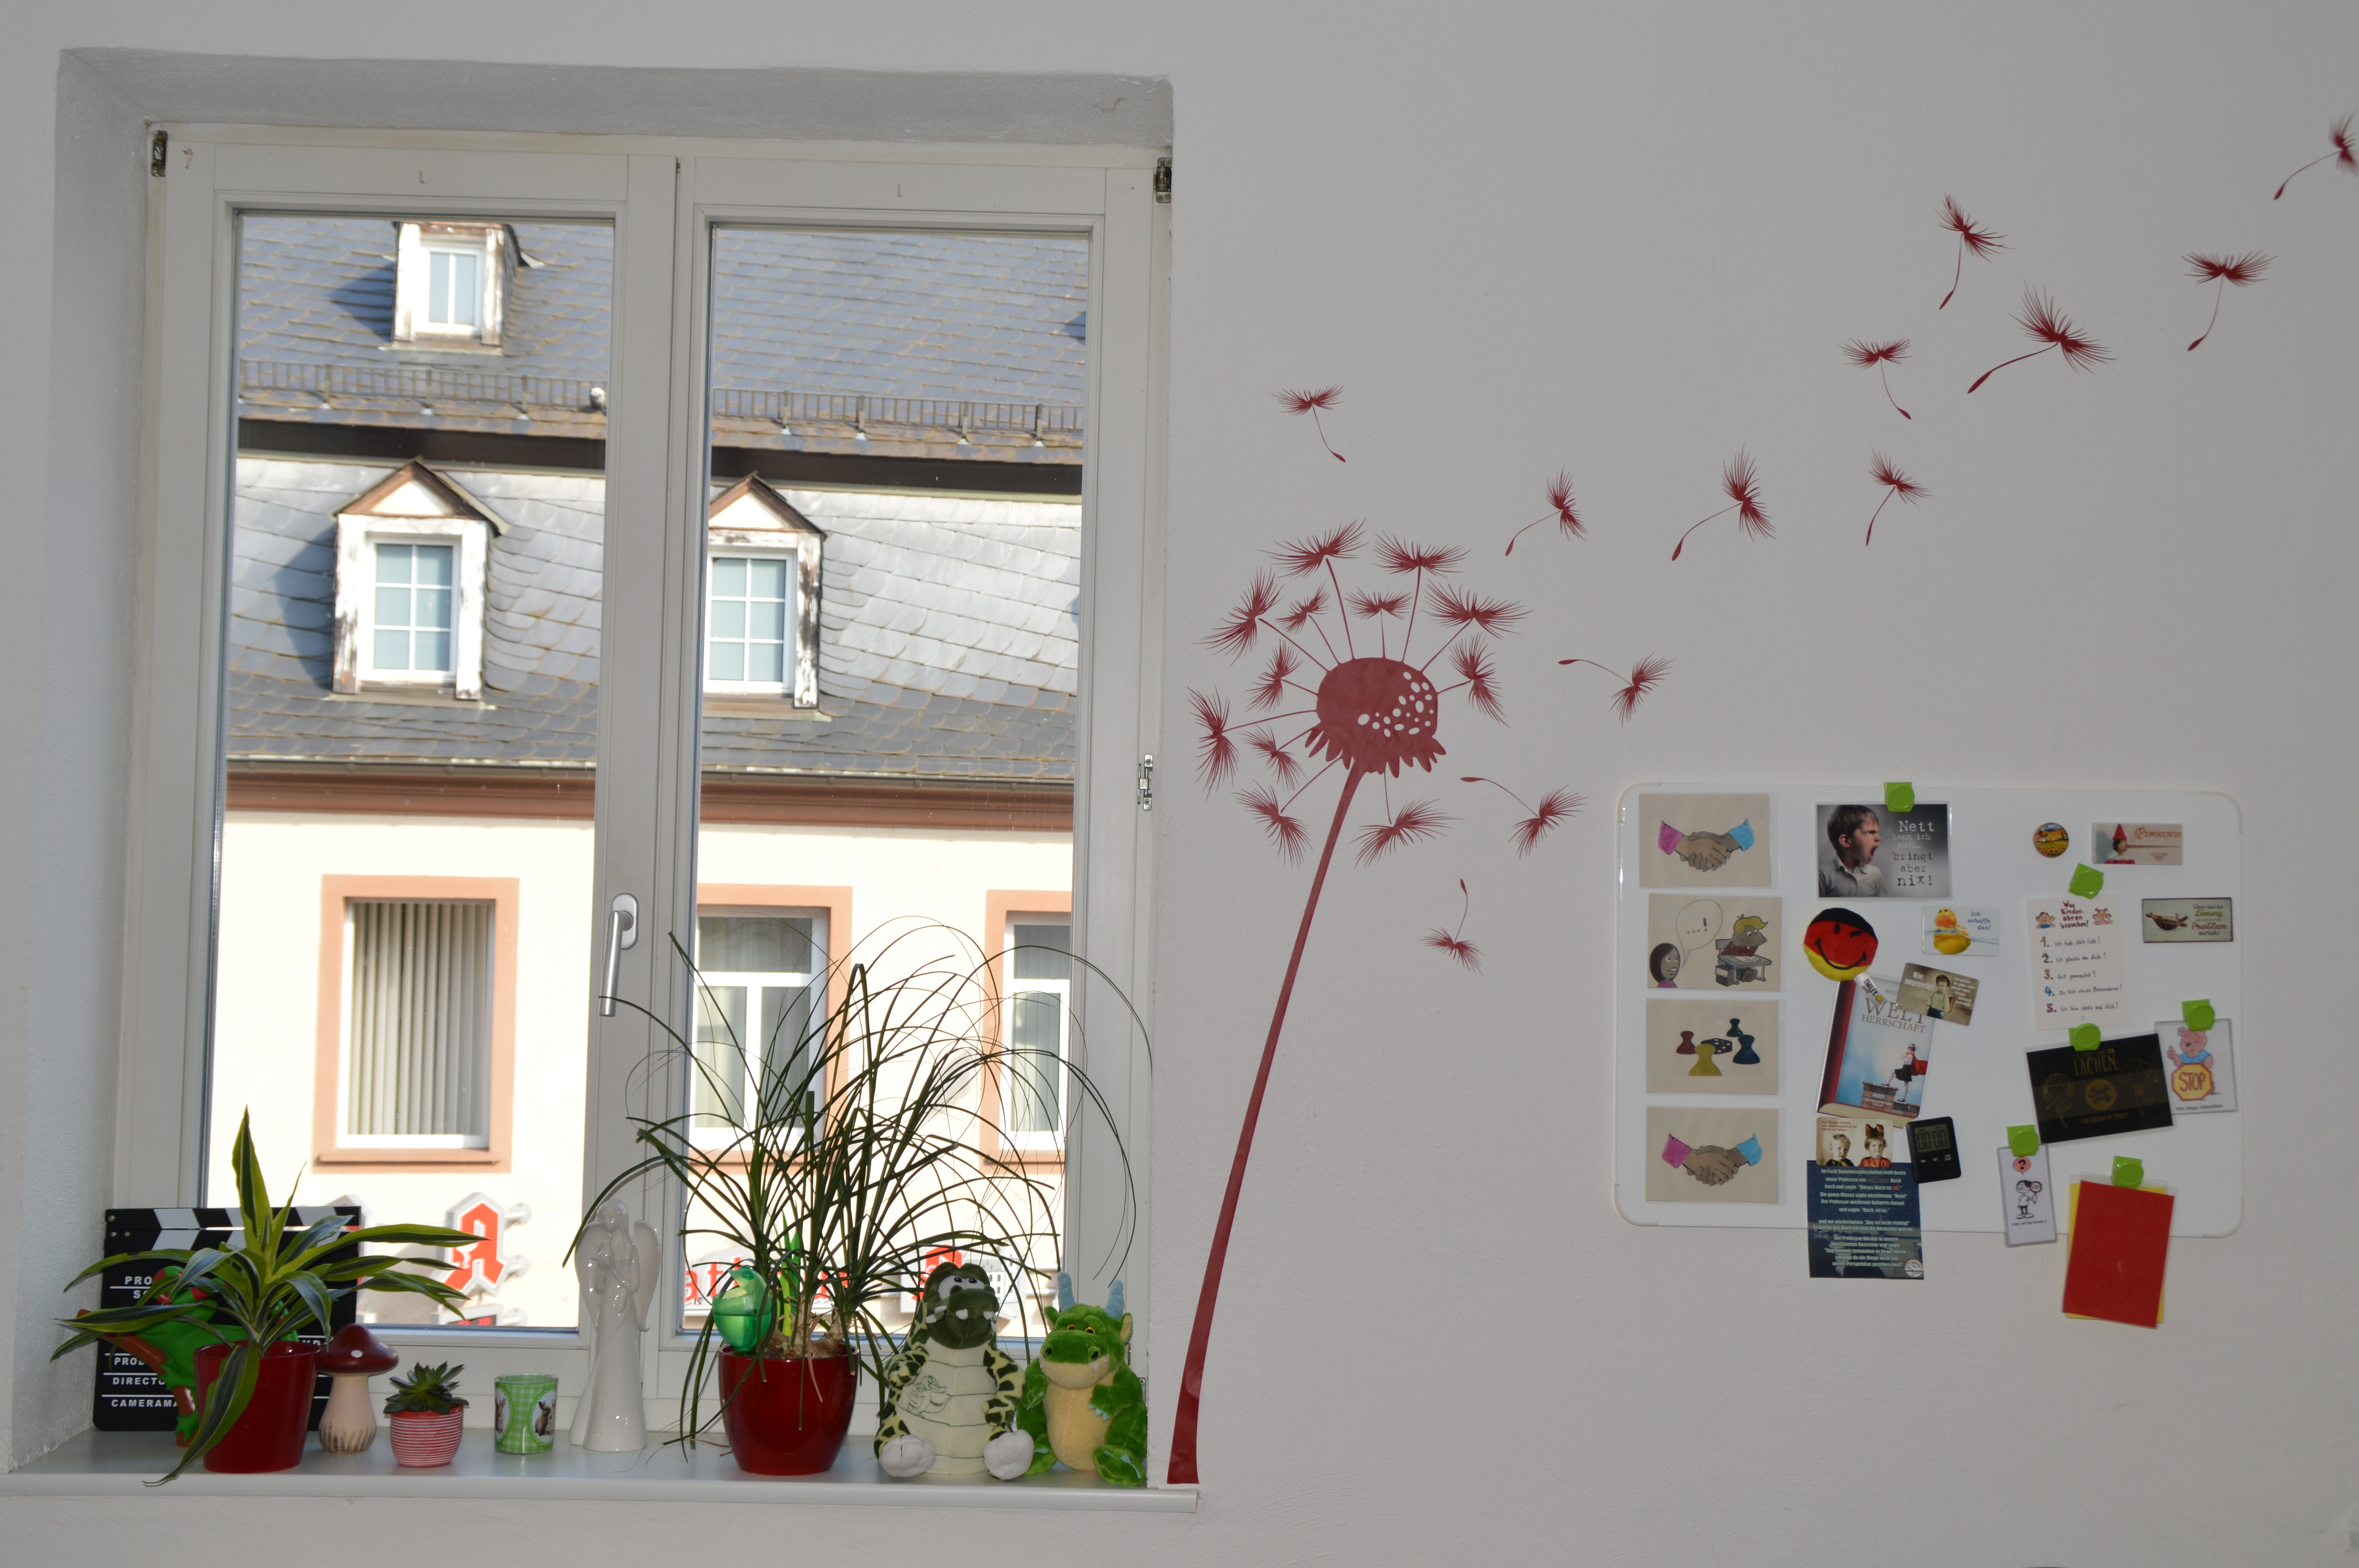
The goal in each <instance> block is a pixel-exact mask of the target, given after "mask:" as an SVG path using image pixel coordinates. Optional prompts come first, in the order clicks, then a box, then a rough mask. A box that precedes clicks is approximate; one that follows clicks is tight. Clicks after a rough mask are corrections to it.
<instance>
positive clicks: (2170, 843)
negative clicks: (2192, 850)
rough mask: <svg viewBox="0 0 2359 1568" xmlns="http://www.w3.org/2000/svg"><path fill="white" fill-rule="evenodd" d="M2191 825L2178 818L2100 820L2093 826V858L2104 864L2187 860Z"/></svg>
mask: <svg viewBox="0 0 2359 1568" xmlns="http://www.w3.org/2000/svg"><path fill="white" fill-rule="evenodd" d="M2186 843H2187V829H2186V828H2184V827H2180V825H2179V824H2178V823H2176V822H2114V823H2104V822H2100V823H2098V824H2097V825H2096V826H2095V827H2092V828H2090V829H2089V847H2090V848H2091V849H2093V850H2095V851H2096V853H2095V855H2094V856H2093V857H2092V858H2093V859H2094V860H2096V861H2097V863H2098V864H2099V865H2102V866H2176V865H2181V864H2184V863H2185V862H2184V859H2183V857H2184V855H2185V850H2186Z"/></svg>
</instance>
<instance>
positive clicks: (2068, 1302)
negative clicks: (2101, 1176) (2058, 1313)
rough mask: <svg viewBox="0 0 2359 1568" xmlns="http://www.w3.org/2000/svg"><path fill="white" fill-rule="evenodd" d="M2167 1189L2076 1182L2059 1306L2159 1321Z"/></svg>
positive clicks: (2149, 1323)
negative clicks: (2156, 1190) (2068, 1256)
mask: <svg viewBox="0 0 2359 1568" xmlns="http://www.w3.org/2000/svg"><path fill="white" fill-rule="evenodd" d="M2172 1201H2173V1200H2172V1198H2171V1196H2170V1195H2169V1193H2150V1192H2147V1191H2145V1190H2143V1189H2141V1188H2137V1187H2114V1186H2107V1185H2106V1184H2104V1183H2102V1182H2082V1183H2081V1184H2079V1190H2078V1192H2076V1193H2075V1194H2074V1202H2073V1206H2072V1210H2073V1212H2072V1256H2071V1261H2070V1262H2069V1263H2067V1264H2066V1265H2065V1269H2064V1310H2065V1311H2066V1312H2068V1313H2072V1314H2077V1315H2079V1316H2082V1317H2103V1318H2110V1319H2112V1320H2113V1321H2114V1322H2115V1323H2134V1324H2136V1325H2138V1326H2139V1327H2141V1328H2152V1327H2154V1326H2156V1325H2158V1324H2159V1323H2160V1322H2161V1321H2162V1265H2163V1260H2164V1258H2165V1257H2166V1256H2167V1255H2168V1254H2169V1250H2170V1209H2171V1204H2172Z"/></svg>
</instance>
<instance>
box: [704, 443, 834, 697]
mask: <svg viewBox="0 0 2359 1568" xmlns="http://www.w3.org/2000/svg"><path fill="white" fill-rule="evenodd" d="M826 542H827V535H826V534H825V533H824V532H823V531H822V530H821V528H820V527H819V526H818V525H817V524H814V523H812V522H811V520H810V518H808V517H805V516H804V515H803V514H801V513H800V512H798V511H797V510H795V508H794V506H793V505H792V504H791V503H788V500H787V499H786V497H784V496H782V495H780V494H779V493H778V492H777V491H776V490H774V489H772V488H771V487H770V485H769V484H768V482H767V481H765V480H763V479H762V478H761V477H760V476H759V475H757V474H748V475H747V476H746V477H745V478H744V479H742V480H739V481H737V482H736V483H735V484H734V485H731V486H730V487H729V488H728V489H727V490H725V491H723V492H721V493H720V494H719V495H717V496H715V497H713V499H712V505H711V506H710V508H709V509H708V511H707V513H706V528H705V566H704V636H703V666H704V689H705V691H706V692H708V693H709V694H712V695H713V696H716V697H752V698H764V697H767V698H774V699H776V700H777V701H779V702H781V703H787V704H791V705H792V706H794V707H796V708H817V707H818V706H819V602H820V572H821V564H822V561H823V558H824V550H825V546H826ZM724 561H747V562H766V561H782V562H784V563H785V565H786V585H785V586H786V591H787V596H788V597H787V602H786V614H785V622H786V630H787V633H788V638H789V640H790V643H791V645H790V646H789V647H788V649H787V652H786V657H785V659H784V661H783V668H782V671H781V675H782V678H780V679H777V680H748V679H743V678H730V677H728V676H726V675H725V673H724V675H723V676H719V677H716V676H715V675H714V673H713V648H714V643H715V642H716V640H718V641H723V642H726V641H731V640H732V639H730V638H728V637H727V636H725V635H724V633H726V631H727V630H728V629H729V628H728V625H727V617H728V614H729V611H727V610H726V609H724V608H723V605H724V603H725V600H727V599H728V598H729V597H731V596H728V595H725V594H723V595H722V596H721V597H720V598H716V594H717V593H719V592H720V590H721V589H723V588H724V587H725V586H726V585H725V584H724V581H723V579H724V578H725V577H726V575H727V574H725V573H723V572H721V571H719V570H717V569H716V568H719V567H720V565H721V563H723V562H724ZM740 602H747V601H745V600H740ZM741 636H742V633H741Z"/></svg>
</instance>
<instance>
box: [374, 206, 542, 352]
mask: <svg viewBox="0 0 2359 1568" xmlns="http://www.w3.org/2000/svg"><path fill="white" fill-rule="evenodd" d="M519 260H526V261H527V265H530V263H529V261H528V259H527V258H524V257H521V256H520V255H519V254H518V247H517V245H516V233H515V232H514V231H513V230H512V229H510V228H509V227H508V225H506V224H505V223H435V222H418V223H403V224H401V225H400V237H399V240H398V242H397V246H396V252H395V262H396V267H395V280H394V311H393V337H394V341H396V342H412V343H414V342H419V341H427V342H432V341H435V340H440V341H442V342H443V343H444V345H445V346H452V347H456V346H468V347H473V346H474V345H477V344H480V345H483V346H484V347H486V348H497V347H499V346H500V341H501V330H502V327H503V325H504V320H505V318H506V305H507V295H508V280H509V275H510V274H511V273H512V272H513V271H514V270H515V268H516V264H517V262H518V261H519Z"/></svg>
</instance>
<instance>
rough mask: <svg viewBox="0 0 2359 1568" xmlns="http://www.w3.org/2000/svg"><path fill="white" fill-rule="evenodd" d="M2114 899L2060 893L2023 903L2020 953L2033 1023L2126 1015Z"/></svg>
mask: <svg viewBox="0 0 2359 1568" xmlns="http://www.w3.org/2000/svg"><path fill="white" fill-rule="evenodd" d="M2122 908H2123V905H2122V903H2121V901H2120V900H2118V899H2114V898H2109V897H2105V896H2102V895H2101V896H2099V897H2097V898H2094V899H2085V898H2075V897H2073V896H2072V895H2071V894H2070V893H2060V894H2058V895H2056V896H2055V897H2053V898H2035V899H2030V900H2027V902H2026V903H2025V904H2024V953H2025V957H2027V959H2028V960H2029V962H2030V965H2031V1025H2032V1027H2033V1028H2035V1029H2069V1028H2071V1026H2072V1025H2073V1024H2076V1023H2099V1024H2104V1023H2114V1022H2123V1021H2125V1020H2126V1018H2127V1016H2128V1013H2129V1005H2128V995H2129V959H2128V956H2127V955H2126V953H2125V951H2124V950H2123V945H2124V944H2125V942H2127V941H2128V940H2129V933H2128V930H2127V928H2126V925H2125V922H2123V921H2122V920H2120V919H2119V918H2117V916H2116V911H2118V910H2121V909H2122Z"/></svg>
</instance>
